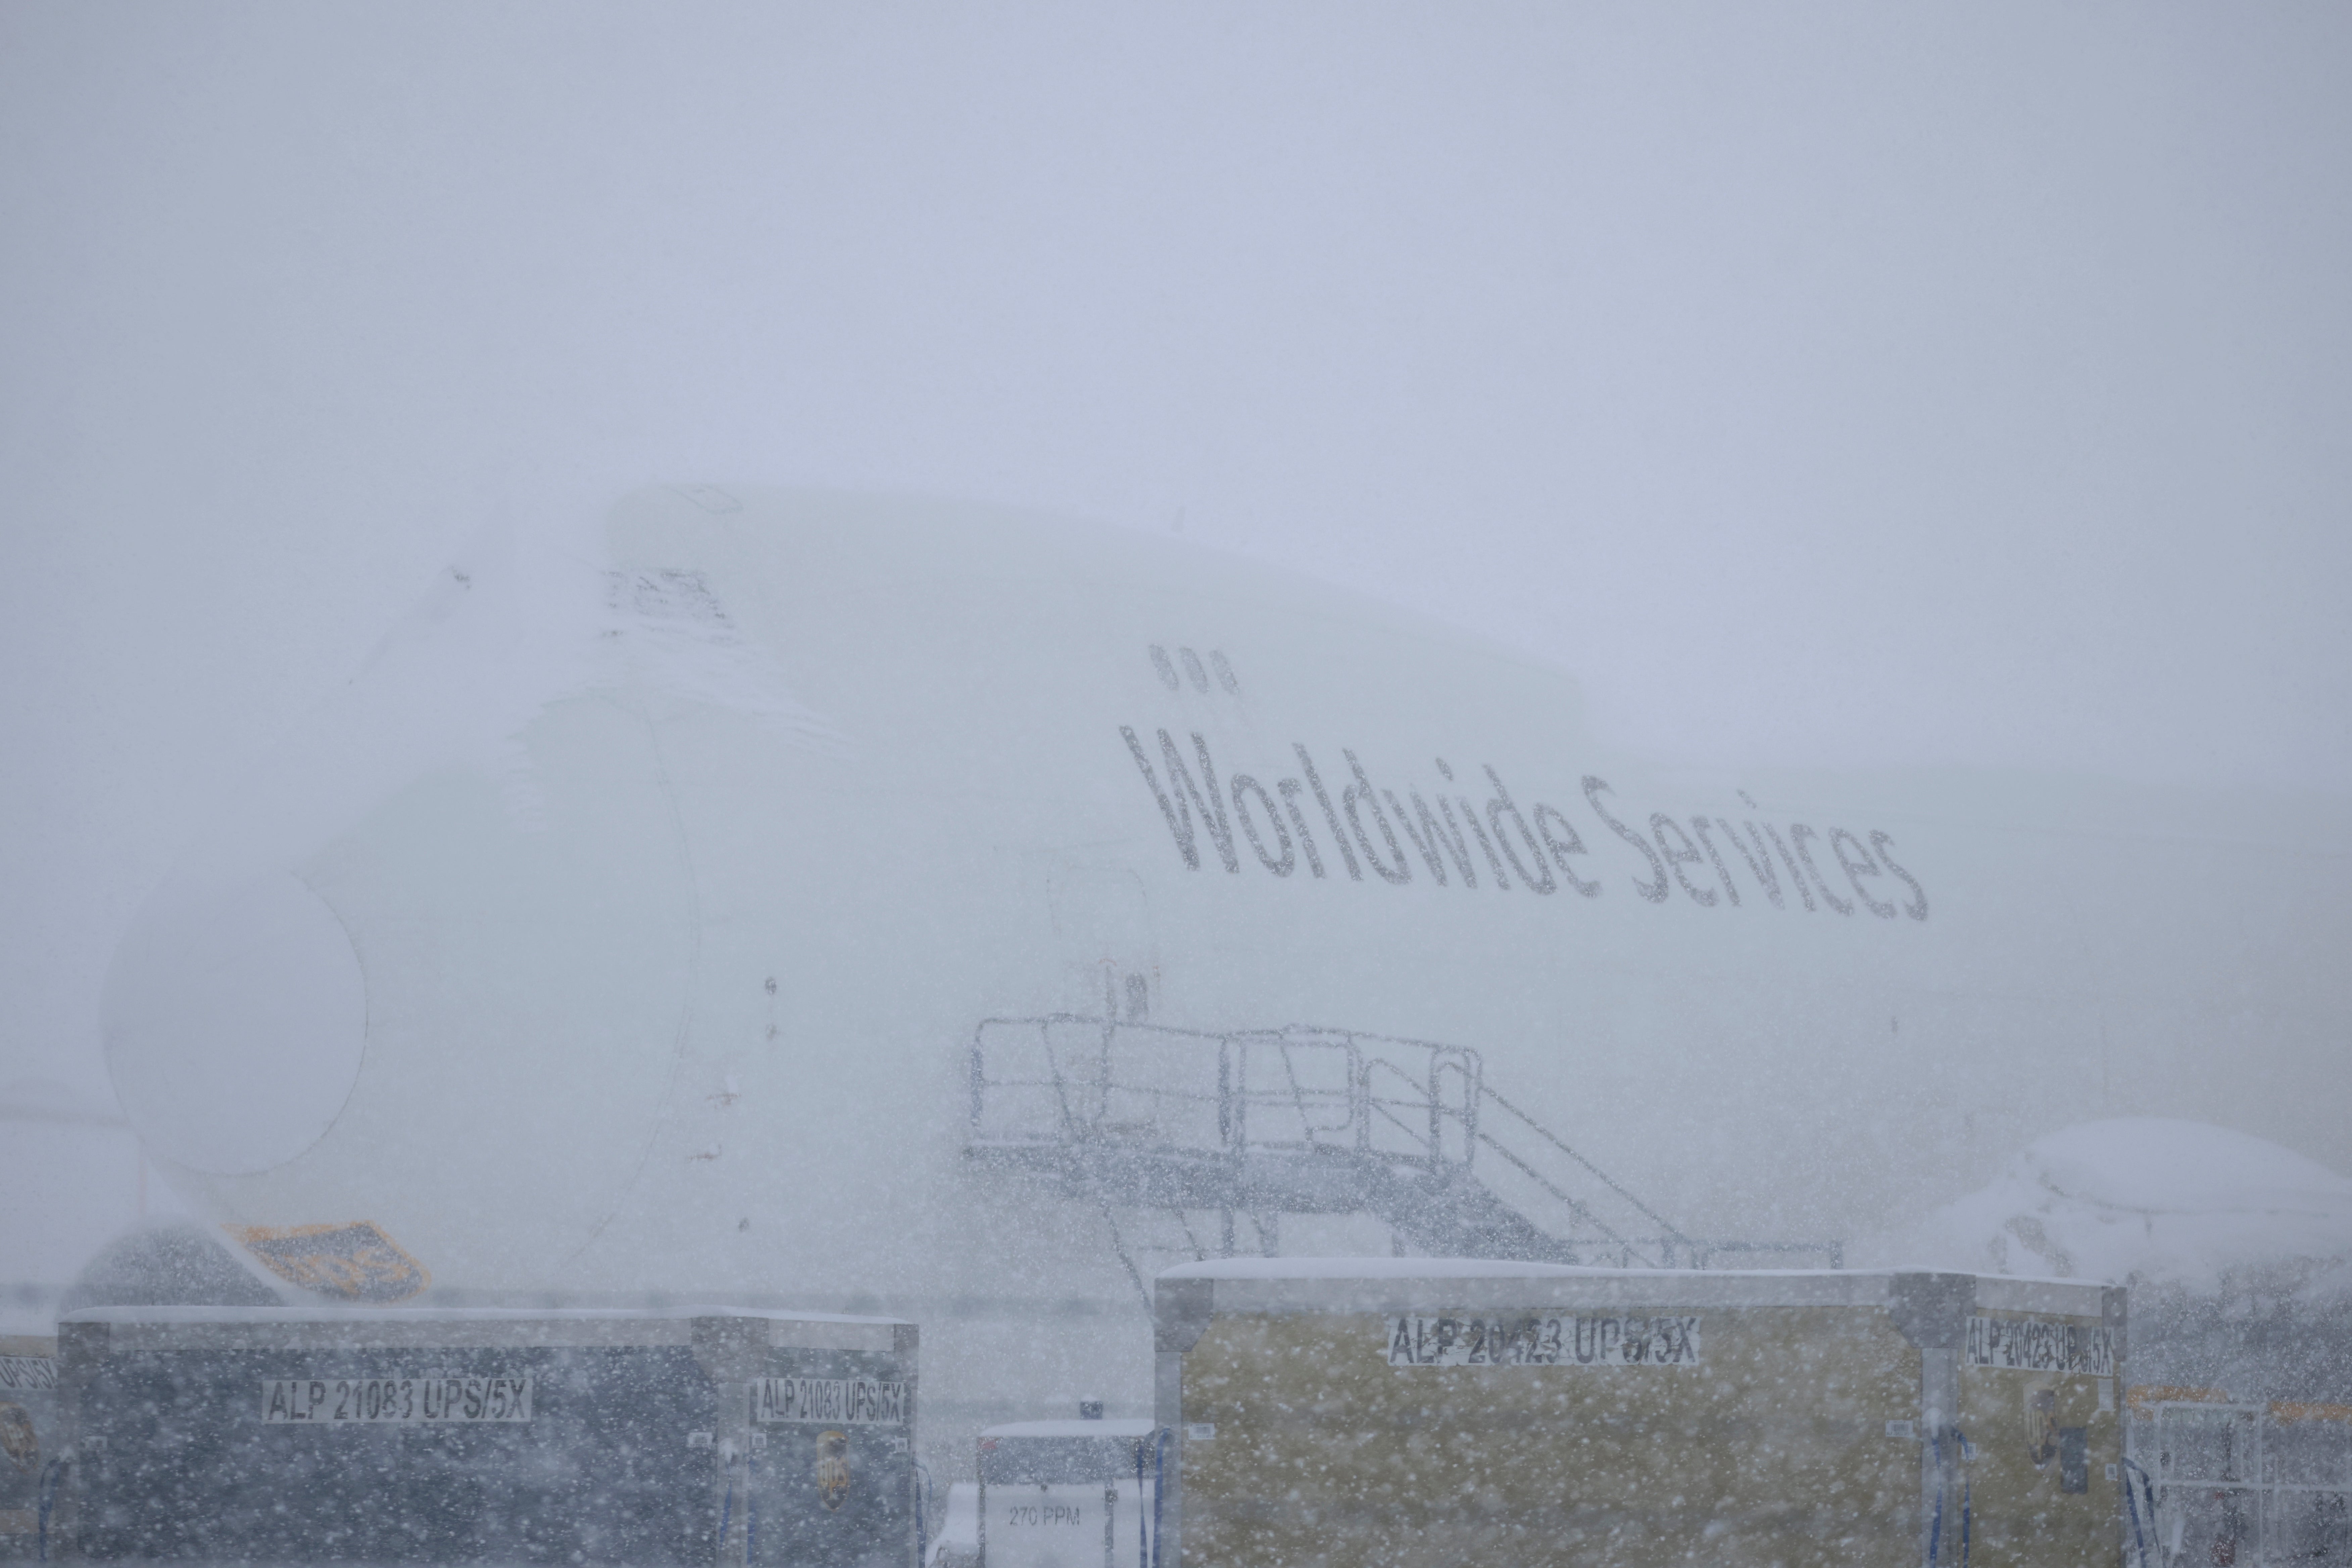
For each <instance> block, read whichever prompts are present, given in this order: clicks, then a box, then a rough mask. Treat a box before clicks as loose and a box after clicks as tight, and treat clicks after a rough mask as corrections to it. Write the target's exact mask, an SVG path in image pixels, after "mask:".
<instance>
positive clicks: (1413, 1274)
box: [1159, 1258, 1853, 1279]
mask: <svg viewBox="0 0 2352 1568" xmlns="http://www.w3.org/2000/svg"><path fill="white" fill-rule="evenodd" d="M1841 1272H1843V1273H1852V1272H1853V1270H1851V1269H1845V1270H1838V1269H1829V1268H1715V1269H1696V1268H1581V1267H1575V1266H1571V1265H1569V1264H1564V1263H1525V1262H1520V1261H1517V1259H1513V1258H1210V1259H1209V1260H1208V1261H1206V1262H1204V1263H1180V1264H1178V1265H1177V1266H1176V1267H1175V1268H1163V1269H1161V1270H1160V1274H1159V1278H1160V1279H1622V1278H1625V1277H1628V1276H1641V1275H1656V1276H1657V1277H1658V1278H1660V1279H1691V1278H1693V1277H1695V1276H1696V1275H1698V1274H1701V1273H1706V1274H1738V1275H1740V1276H1741V1277H1743V1278H1746V1277H1748V1276H1753V1275H1771V1276H1775V1277H1778V1276H1797V1275H1814V1274H1835V1273H1841Z"/></svg>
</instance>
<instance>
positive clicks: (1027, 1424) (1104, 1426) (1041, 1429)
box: [980, 1421, 1158, 1437]
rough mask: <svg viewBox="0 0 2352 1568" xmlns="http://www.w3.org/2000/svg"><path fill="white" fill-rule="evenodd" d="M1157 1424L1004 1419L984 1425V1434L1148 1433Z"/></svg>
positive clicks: (1001, 1435)
mask: <svg viewBox="0 0 2352 1568" xmlns="http://www.w3.org/2000/svg"><path fill="white" fill-rule="evenodd" d="M1157 1430H1158V1428H1157V1427H1156V1426H1153V1425H1152V1423H1150V1422H1149V1421H1007V1422H1005V1423H1004V1424H1003V1426H983V1427H982V1428H981V1429H980V1435H981V1436H983V1437H1149V1436H1151V1434H1152V1433H1153V1432H1155V1431H1157Z"/></svg>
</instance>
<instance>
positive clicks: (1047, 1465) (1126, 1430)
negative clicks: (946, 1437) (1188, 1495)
mask: <svg viewBox="0 0 2352 1568" xmlns="http://www.w3.org/2000/svg"><path fill="white" fill-rule="evenodd" d="M1094 1408H1095V1409H1097V1410H1099V1409H1100V1408H1101V1407H1100V1406H1099V1405H1097V1406H1095V1407H1094ZM1159 1436H1160V1429H1159V1428H1158V1426H1155V1425H1154V1424H1153V1423H1151V1422H1149V1421H1106V1420H1104V1419H1102V1418H1101V1417H1100V1416H1099V1415H1094V1416H1087V1417H1082V1418H1080V1419H1078V1420H1076V1421H1013V1422H1008V1423H1006V1424H1005V1425H1003V1426H989V1427H983V1428H982V1431H981V1434H980V1497H979V1509H978V1518H979V1530H978V1532H977V1533H978V1544H979V1547H980V1563H981V1568H1149V1564H1150V1562H1151V1542H1152V1537H1153V1533H1154V1526H1153V1521H1152V1500H1153V1498H1154V1497H1155V1496H1156V1495H1157V1493H1158V1479H1159V1477H1158V1470H1159V1467H1160V1460H1161V1454H1162V1448H1161V1445H1160V1441H1159Z"/></svg>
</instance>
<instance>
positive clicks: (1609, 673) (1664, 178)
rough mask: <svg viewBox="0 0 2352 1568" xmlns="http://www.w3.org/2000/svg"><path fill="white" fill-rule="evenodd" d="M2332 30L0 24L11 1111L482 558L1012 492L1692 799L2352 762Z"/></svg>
mask: <svg viewBox="0 0 2352 1568" xmlns="http://www.w3.org/2000/svg"><path fill="white" fill-rule="evenodd" d="M2347 83H2352V11H2347V9H2345V8H2343V7H2340V6H2327V5H2306V6H2298V7H2279V6H2262V5H2250V6H2233V7H2228V8H2222V7H2211V6H2207V7H2188V6H2166V5H2139V4H2135V5H2057V6H2053V5H2042V4H2035V5H2014V6H2007V7H2001V6H1991V5H1977V6H1969V7H1952V8H1945V9H1943V10H1940V11H1923V10H1919V9H1916V8H1905V9H1900V10H1897V9H1895V8H1888V7H1882V6H1868V5H1854V6H1848V7H1805V6H1794V5H1780V6H1750V5H1715V6H1695V7H1675V6H1672V5H1656V4H1643V5H1624V6H1620V7H1595V6H1564V5H1538V6H1527V7H1510V6H1504V5H1486V6H1476V7H1472V6H1447V7H1437V6H1429V7H1423V8H1414V9H1404V8H1394V7H1391V8H1371V7H1366V6H1362V5H1328V6H1318V5H1274V6H1267V5H1231V6H1216V5H1183V6H1181V7H1180V6H1174V5H1166V6H1156V7H1113V6H1104V5H1066V6H1056V5H1049V4H1045V3H1043V0H1028V3H1024V4H1022V5H1015V6H1003V7H994V8H989V7H977V6H958V7H945V6H941V7H938V8H913V7H904V6H901V7H885V6H874V5H846V4H845V5H827V6H789V5H756V6H749V5H747V6H729V5H699V6H693V7H685V6H674V5H658V6H656V5H641V6H633V7H616V6H610V5H584V4H578V3H567V4H563V5H501V6H498V7H494V8H488V7H478V6H473V5H464V6H457V5H452V6H444V7H439V8H435V7H430V6H423V5H400V6H390V5H373V6H357V5H346V6H326V5H283V6H275V7H255V6H225V5H174V6H166V5H143V6H124V5H89V4H71V5H68V4H58V5H27V4H23V3H14V0H12V3H6V4H0V213H5V219H0V521H5V530H6V535H5V538H6V543H7V546H8V549H7V554H6V558H5V559H6V563H7V570H6V571H5V574H0V668H5V674H6V679H5V682H0V725H5V735H6V738H7V739H6V744H5V752H0V755H5V764H0V994H5V997H6V1002H5V1016H0V1084H5V1082H6V1081H8V1080H9V1079H14V1078H16V1077H17V1076H19V1075H20V1074H25V1073H40V1074H43V1075H46V1076H49V1077H55V1078H59V1079H66V1080H68V1081H69V1082H72V1083H77V1084H82V1083H87V1084H89V1085H92V1086H97V1085H100V1084H102V1081H103V1079H102V1074H101V1073H100V1068H99V1066H98V1057H97V1052H96V1048H95V1039H96V997H97V992H98V987H99V983H100V976H101V974H102V973H103V968H104V965H105V963H106V961H107V958H108V956H109V955H110V952H111V950H112V947H113V944H114V942H115V940H116V937H117V935H118V934H119V932H120V930H121V926H122V924H123V923H124V921H127V919H128V918H129V915H130V913H131V910H132V909H133V908H135V906H136V905H137V903H138V901H139V900H141V899H142V897H143V896H144V894H145V893H146V891H147V890H148V889H150V888H151V887H152V884H153V883H154V881H155V880H156V879H157V878H159V877H160V876H161V875H162V873H163V870H164V868H166V866H167V865H168V864H169V862H170V861H171V859H172V858H173V856H174V854H175V853H176V852H177V850H178V849H179V848H180V847H181V846H182V844H183V843H184V840H185V839H186V838H187V837H188V836H189V835H190V834H191V833H193V832H194V830H195V829H196V827H197V826H198V825H199V813H200V811H201V807H202V805H203V803H204V802H205V800H207V799H208V798H211V797H213V796H214V795H216V794H217V792H219V791H220V790H222V789H223V788H225V787H226V786H227V785H228V784H229V783H230V782H231V781H233V780H234V779H235V778H236V775H237V774H238V773H240V772H242V771H243V770H244V769H245V768H247V766H249V765H250V764H251V763H252V762H253V760H254V758H255V756H256V755H257V752H259V751H260V749H261V748H263V747H265V746H266V745H267V744H268V742H269V741H270V740H271V739H272V738H273V737H274V736H275V735H277V734H278V732H280V731H282V730H283V729H285V728H286V727H287V726H288V725H289V724H290V723H291V722H292V721H294V719H295V718H296V717H297V716H298V715H299V713H300V712H301V711H303V710H305V709H306V708H308V707H309V706H310V704H311V703H313V702H314V701H316V700H318V699H319V698H320V696H322V695H323V694H324V693H325V692H326V691H327V690H328V689H330V688H331V687H332V686H333V685H334V684H336V683H337V682H339V681H340V680H341V679H342V678H343V676H344V675H346V674H347V673H348V672H349V671H350V670H351V668H352V667H353V666H354V665H355V664H356V663H357V662H358V661H359V660H360V659H361V658H362V657H363V656H364V655H365V653H366V651H367V650H368V648H369V647H371V646H372V645H373V643H374V642H375V640H376V639H377V637H379V636H380V635H381V633H382V632H383V630H384V628H385V626H387V625H388V624H389V622H390V621H391V620H392V619H393V618H394V617H395V616H397V615H399V614H400V613H401V612H402V611H403V610H404V609H405V608H406V606H407V605H409V604H410V603H411V602H412V601H413V599H414V598H415V596H416V595H417V594H418V593H419V592H420V591H421V590H422V589H423V588H424V586H425V584H426V583H427V581H428V580H429V579H430V577H431V575H432V574H433V573H434V572H435V571H436V569H437V568H438V567H439V566H440V565H441V564H442V563H444V562H445V561H446V558H447V557H448V556H449V555H450V554H451V553H452V552H454V551H455V550H456V549H457V548H458V546H459V545H460V543H461V542H463V541H465V540H466V539H467V538H468V537H470V536H472V535H473V534H475V533H476V532H477V531H478V530H480V529H481V528H482V527H483V526H484V525H485V524H488V523H493V522H498V521H506V522H509V523H510V524H512V525H515V526H517V527H520V528H522V529H526V530H529V529H534V528H541V527H548V526H551V525H555V524H559V523H561V522H562V521H566V520H568V519H570V518H572V517H574V516H577V515H580V514H583V513H584V512H586V511H588V510H592V509H595V508H598V507H601V505H602V504H603V503H604V501H605V500H607V499H609V497H610V496H611V495H612V494H614V492H616V491H617V490H619V489H624V488H626V487H629V486H633V485H635V484H638V483H641V482H643V481H645V480H646V479H698V478H712V479H765V480H775V481H785V482H795V481H799V482H815V483H827V484H839V485H848V486H861V487H867V486H870V487H885V488H891V489H918V490H924V491H931V492H938V493H947V494H955V495H967V496H973V497H979V498H984V499H988V500H1002V501H1012V502H1019V503H1032V504H1037V505H1042V506H1046V507H1052V508H1055V509H1060V510H1068V511H1074V512H1078V513H1084V514H1090V515H1094V516H1097V517H1101V518H1104V519H1108V520H1109V521H1115V522H1119V523H1124V524H1128V525H1130V526H1134V527H1139V528H1149V529H1159V530H1165V529H1171V528H1175V527H1179V526H1181V530H1182V531H1183V532H1184V533H1185V535H1186V536H1187V537H1191V538H1196V539H1199V540H1202V541H1205V542H1211V543H1214V544H1218V545H1223V546H1225V547H1228V548H1232V549H1236V550H1240V551H1243V552H1248V553H1251V554H1254V555H1257V556H1261V557H1264V558H1266V559H1269V560H1274V561H1278V562H1281V563H1286V564H1290V565H1295V566H1299V567H1303V568H1305V569H1307V570H1309V571H1312V572H1315V573H1317V574H1321V575H1324V576H1326V577H1329V578H1334V579H1338V580H1340V581H1344V582H1347V583H1349V584H1355V585H1358V586H1360V587H1364V588H1367V589H1370V590H1372V591H1374V592H1376V593H1380V594H1381V595H1386V596H1388V597H1391V598H1394V599H1398V600H1402V601H1404V602H1407V603H1411V604H1413V605H1419V606H1421V607H1423V608H1426V609H1428V610H1430V611H1433V612H1434V613H1436V614H1438V615H1440V616H1445V617H1448V618H1451V619H1454V620H1456V621H1460V622H1465V623H1470V624H1475V625H1477V626H1483V627H1486V628H1487V629H1489V630H1492V631H1494V632H1496V633H1499V634H1500V635H1501V636H1503V637H1507V638H1508V639H1510V640H1513V641H1516V642H1517V643H1520V644H1522V645H1525V646H1528V647H1533V648H1536V649H1538V650H1540V651H1542V652H1544V653H1546V654H1548V655H1550V656H1552V657H1554V658H1558V659H1559V661H1561V662H1563V663H1565V664H1566V665H1568V666H1570V667H1571V668H1574V669H1575V670H1577V671H1578V672H1579V674H1580V676H1581V677H1582V678H1583V679H1584V681H1585V683H1586V686H1587V689H1588V690H1589V692H1590V694H1591V699H1592V702H1593V707H1594V711H1595V716H1596V719H1597V720H1598V721H1599V722H1600V723H1601V726H1602V728H1603V729H1604V731H1607V732H1608V733H1609V734H1611V735H1612V737H1613V738H1614V739H1616V740H1617V741H1619V742H1622V743H1624V744H1628V745H1632V746H1636V747H1641V748H1645V749H1649V750H1652V751H1654V752H1662V753H1666V754H1670V755H1673V756H1677V757H1686V758H1692V759H1706V760H1712V761H1726V762H1739V761H1756V762H1784V763H1831V764H1871V763H1947V762H1963V763H1979V764H1990V765H2026V766H2034V767H2052V768H2060V769H2067V770H2078V771H2090V772H2096V773H2111V774H2116V775H2123V776H2135V777H2139V776H2149V777H2161V778H2168V779H2191V780H2210V781H2221V782H2241V783H2294V784H2315V785H2319V786H2322V787H2325V788H2327V789H2329V790H2331V791H2343V790H2346V789H2347V787H2352V616H2347V615H2346V614H2345V612H2344V607H2343V605H2344V597H2345V591H2346V588H2347V581H2352V572H2348V571H2347V567H2352V539H2347V527H2346V500H2345V498H2346V496H2347V493H2352V485H2347V481H2352V447H2348V446H2347V441H2352V436H2347V432H2352V372H2347V365H2352V289H2347V283H2346V280H2347V279H2352V200H2347V195H2352V193H2347V173H2352V92H2347V90H2346V88H2347Z"/></svg>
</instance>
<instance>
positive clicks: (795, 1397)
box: [751, 1377, 907, 1426]
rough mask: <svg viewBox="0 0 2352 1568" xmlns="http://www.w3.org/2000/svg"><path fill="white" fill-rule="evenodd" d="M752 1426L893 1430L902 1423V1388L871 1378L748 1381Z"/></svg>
mask: <svg viewBox="0 0 2352 1568" xmlns="http://www.w3.org/2000/svg"><path fill="white" fill-rule="evenodd" d="M751 1419H752V1420H754V1421H829V1422H832V1423H835V1425H838V1426H903V1425H905V1423H906V1420H907V1385H906V1384H903V1383H887V1382H885V1381H883V1380H882V1379H880V1378H875V1377H761V1378H754V1379H753V1380H752V1382H751Z"/></svg>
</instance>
